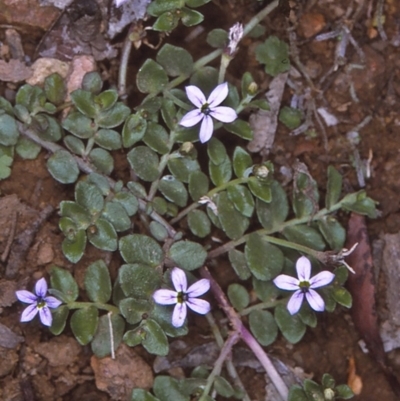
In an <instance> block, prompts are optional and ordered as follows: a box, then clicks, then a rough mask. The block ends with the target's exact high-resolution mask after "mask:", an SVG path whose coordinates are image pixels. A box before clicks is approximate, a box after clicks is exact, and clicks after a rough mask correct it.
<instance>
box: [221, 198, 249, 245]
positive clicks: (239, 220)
mask: <svg viewBox="0 0 400 401" xmlns="http://www.w3.org/2000/svg"><path fill="white" fill-rule="evenodd" d="M217 207H218V219H219V222H220V223H221V226H222V229H223V230H224V232H225V234H226V235H227V236H228V237H229V238H230V239H239V238H240V237H242V235H243V234H244V233H245V231H246V230H247V228H248V227H249V219H248V218H247V217H245V216H243V215H242V214H241V213H240V212H238V211H237V210H236V208H235V205H234V204H233V203H232V202H231V201H230V199H229V197H228V194H227V193H226V192H225V191H224V192H221V193H220V194H219V197H218V201H217Z"/></svg>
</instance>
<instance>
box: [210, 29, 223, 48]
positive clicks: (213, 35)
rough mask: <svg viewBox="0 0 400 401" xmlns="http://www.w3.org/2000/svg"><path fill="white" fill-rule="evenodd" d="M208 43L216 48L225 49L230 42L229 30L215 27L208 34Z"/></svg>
mask: <svg viewBox="0 0 400 401" xmlns="http://www.w3.org/2000/svg"><path fill="white" fill-rule="evenodd" d="M206 41H207V43H208V44H209V45H210V46H211V47H215V48H216V49H223V48H224V47H225V46H226V44H227V43H228V32H226V31H225V30H224V29H220V28H217V29H213V30H212V31H210V32H209V33H208V34H207V39H206Z"/></svg>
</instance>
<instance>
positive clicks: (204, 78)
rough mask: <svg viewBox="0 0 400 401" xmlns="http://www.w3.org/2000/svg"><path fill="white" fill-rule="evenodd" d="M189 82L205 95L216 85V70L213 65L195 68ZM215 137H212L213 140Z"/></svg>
mask: <svg viewBox="0 0 400 401" xmlns="http://www.w3.org/2000/svg"><path fill="white" fill-rule="evenodd" d="M190 84H191V85H195V86H197V87H198V88H200V89H201V91H202V92H203V93H204V95H205V96H206V97H207V96H208V95H209V94H210V93H211V91H212V90H214V89H215V87H216V86H217V85H218V71H217V70H216V69H215V68H214V67H209V66H207V67H203V68H199V69H198V70H196V71H195V72H194V73H193V74H192V76H191V77H190ZM213 139H215V138H212V139H211V140H213Z"/></svg>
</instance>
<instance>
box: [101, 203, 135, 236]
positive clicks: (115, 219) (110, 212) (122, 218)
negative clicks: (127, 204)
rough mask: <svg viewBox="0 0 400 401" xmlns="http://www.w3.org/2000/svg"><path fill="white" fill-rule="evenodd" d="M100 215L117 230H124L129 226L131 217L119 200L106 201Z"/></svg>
mask: <svg viewBox="0 0 400 401" xmlns="http://www.w3.org/2000/svg"><path fill="white" fill-rule="evenodd" d="M102 216H103V217H104V218H106V219H107V220H108V221H109V222H110V223H111V224H112V225H113V226H114V228H115V231H117V232H121V231H126V230H128V229H129V228H130V227H131V219H130V218H129V216H128V213H127V212H126V210H125V208H124V207H123V206H122V205H121V204H120V203H119V202H115V201H111V202H107V203H106V206H105V208H104V211H103V214H102Z"/></svg>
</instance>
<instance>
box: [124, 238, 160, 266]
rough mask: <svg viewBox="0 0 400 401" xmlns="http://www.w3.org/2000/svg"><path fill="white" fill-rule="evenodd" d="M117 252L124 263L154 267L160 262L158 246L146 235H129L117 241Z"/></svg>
mask: <svg viewBox="0 0 400 401" xmlns="http://www.w3.org/2000/svg"><path fill="white" fill-rule="evenodd" d="M119 251H120V253H121V256H122V257H123V259H124V260H125V262H126V263H135V262H139V263H145V264H148V265H150V266H153V267H156V266H158V265H159V264H160V263H161V262H162V258H163V252H162V249H161V247H160V245H158V244H157V242H156V241H155V240H154V239H153V238H151V237H148V236H147V235H141V234H131V235H127V236H125V237H122V238H121V239H120V241H119Z"/></svg>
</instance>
